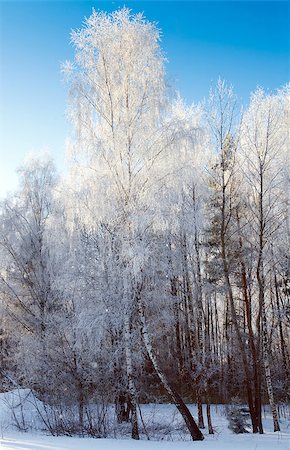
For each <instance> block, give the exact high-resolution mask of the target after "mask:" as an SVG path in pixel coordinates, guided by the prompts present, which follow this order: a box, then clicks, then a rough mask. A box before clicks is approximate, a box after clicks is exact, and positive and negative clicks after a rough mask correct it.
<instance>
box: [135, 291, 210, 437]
mask: <svg viewBox="0 0 290 450" xmlns="http://www.w3.org/2000/svg"><path fill="white" fill-rule="evenodd" d="M137 305H138V313H139V318H140V322H141V334H142V339H143V342H144V345H145V348H146V351H147V353H148V356H149V358H150V361H151V362H152V365H153V367H154V369H155V371H156V374H157V375H158V377H159V380H160V381H161V383H162V385H163V387H164V389H165V390H166V392H167V394H168V396H169V397H170V398H171V400H172V402H173V403H174V404H175V406H176V408H177V409H178V411H179V412H180V414H181V415H182V417H183V419H184V422H185V423H186V426H187V428H188V431H189V432H190V435H191V437H192V440H193V441H202V440H203V439H204V436H203V434H202V432H201V431H200V429H199V428H198V426H197V425H196V423H195V421H194V419H193V417H192V415H191V413H190V411H189V409H188V408H187V406H186V404H185V403H184V401H183V400H182V398H181V397H180V395H179V394H178V393H177V392H176V391H175V390H174V389H173V388H172V387H171V386H170V385H169V383H168V380H167V377H166V375H165V374H164V372H163V371H162V370H161V369H160V367H159V364H158V361H157V358H156V356H155V353H154V350H153V347H152V345H151V341H150V337H149V334H148V330H147V325H146V320H145V313H144V307H143V303H142V300H141V296H140V294H138V295H137Z"/></svg>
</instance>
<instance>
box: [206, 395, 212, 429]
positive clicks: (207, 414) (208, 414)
mask: <svg viewBox="0 0 290 450" xmlns="http://www.w3.org/2000/svg"><path fill="white" fill-rule="evenodd" d="M206 417H207V426H208V433H209V434H214V431H213V427H212V422H211V413H210V403H209V401H207V403H206Z"/></svg>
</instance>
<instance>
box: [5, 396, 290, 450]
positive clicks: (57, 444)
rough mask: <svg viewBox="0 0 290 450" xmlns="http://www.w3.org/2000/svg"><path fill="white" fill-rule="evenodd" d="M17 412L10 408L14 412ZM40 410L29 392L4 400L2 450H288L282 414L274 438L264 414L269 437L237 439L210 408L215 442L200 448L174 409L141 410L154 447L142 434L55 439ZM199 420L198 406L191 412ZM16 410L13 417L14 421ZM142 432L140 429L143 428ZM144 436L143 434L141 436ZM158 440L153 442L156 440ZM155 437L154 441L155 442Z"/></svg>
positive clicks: (289, 417)
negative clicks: (134, 437)
mask: <svg viewBox="0 0 290 450" xmlns="http://www.w3.org/2000/svg"><path fill="white" fill-rule="evenodd" d="M12 405H13V406H14V408H11V406H12ZM37 408H41V403H40V402H39V403H38V404H37V405H36V404H35V402H34V401H32V400H31V397H30V396H29V392H28V391H23V392H21V402H19V395H18V393H14V394H12V393H9V394H1V395H0V431H1V439H0V448H3V449H7V450H8V449H18V450H62V449H63V450H93V449H94V450H175V449H176V450H187V449H191V448H195V449H204V450H290V414H289V409H285V408H284V410H283V414H282V415H283V416H284V417H282V418H281V421H280V425H281V430H282V431H281V432H278V433H277V432H276V433H274V432H272V421H271V417H270V413H269V411H268V410H267V409H266V410H265V411H264V413H263V423H264V429H265V434H264V435H253V434H251V433H249V434H243V435H235V434H233V433H232V432H231V431H230V430H229V429H228V428H227V420H226V418H225V415H224V407H223V406H221V405H219V406H216V405H214V406H213V407H212V419H213V426H214V429H215V434H214V436H209V435H208V434H207V432H206V431H205V432H204V435H205V439H204V441H202V442H192V441H190V440H189V438H188V435H187V434H186V432H185V430H184V426H183V423H182V420H180V417H179V414H178V413H177V412H176V409H175V407H174V406H173V405H156V404H154V405H153V404H151V405H143V406H142V416H143V420H144V423H145V426H146V428H147V431H148V434H149V436H150V437H151V439H150V441H148V439H147V438H146V435H145V434H144V433H143V434H142V440H140V441H133V440H131V439H128V433H127V431H128V430H126V429H125V428H124V432H123V435H122V437H121V436H119V438H118V439H92V438H81V437H66V436H61V437H54V436H50V435H48V434H47V432H45V431H43V424H42V425H41V422H40V421H39V417H38V414H37V411H36V409H37ZM190 408H191V410H192V412H193V413H194V415H195V417H196V407H195V405H191V406H190ZM12 410H14V413H15V416H14V418H13V412H12ZM15 417H16V419H17V421H18V422H19V423H21V421H22V420H23V417H25V424H26V426H27V429H28V431H27V432H20V431H19V430H17V429H16V427H15ZM140 431H141V432H142V424H140ZM143 431H144V430H143ZM157 434H158V436H159V439H161V436H162V440H158V441H156V440H154V439H156V436H157ZM154 436H155V437H154Z"/></svg>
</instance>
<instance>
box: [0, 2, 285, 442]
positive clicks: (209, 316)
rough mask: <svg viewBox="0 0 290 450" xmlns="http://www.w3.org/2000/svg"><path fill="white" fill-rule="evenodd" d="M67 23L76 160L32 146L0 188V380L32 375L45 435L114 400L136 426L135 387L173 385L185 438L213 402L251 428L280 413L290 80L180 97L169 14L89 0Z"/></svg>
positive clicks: (84, 427)
mask: <svg viewBox="0 0 290 450" xmlns="http://www.w3.org/2000/svg"><path fill="white" fill-rule="evenodd" d="M71 41H72V45H73V47H74V54H75V57H74V59H73V60H72V61H67V62H65V63H64V64H63V65H62V73H63V77H64V78H65V80H66V83H67V84H66V85H67V87H68V91H69V94H68V111H67V113H68V118H69V121H70V123H71V129H72V133H71V135H70V136H69V137H68V140H67V149H66V152H67V166H66V170H65V172H64V173H62V174H58V173H57V170H56V167H55V164H54V162H53V161H52V159H51V158H50V157H49V156H43V157H40V158H30V159H29V160H27V161H26V162H25V163H24V164H23V165H22V166H21V167H20V169H19V171H18V176H19V188H18V189H17V190H16V191H15V192H13V193H10V194H9V195H7V198H5V199H4V200H3V201H2V202H1V205H0V308H1V309H0V311H1V315H0V320H1V323H0V358H1V364H0V379H1V391H2V392H8V391H10V390H13V389H25V390H26V389H29V390H31V392H33V393H34V395H35V396H36V397H37V399H39V400H40V401H41V402H42V404H43V405H46V407H45V408H44V409H42V410H41V411H39V414H40V415H41V417H42V419H43V422H44V423H45V426H46V429H47V430H49V431H50V432H51V433H52V434H53V435H60V434H63V435H70V436H71V435H85V436H92V437H107V436H111V437H112V429H111V428H110V427H111V425H110V423H111V422H110V414H109V413H108V411H111V410H113V414H114V417H115V419H116V420H115V422H116V423H117V426H116V428H115V430H118V429H119V428H120V429H121V428H122V426H123V424H125V425H126V426H128V429H129V433H130V435H131V437H132V438H133V439H135V440H138V439H139V438H143V437H142V436H143V434H144V432H143V431H142V432H141V431H140V430H141V429H142V430H143V429H145V432H146V427H145V426H144V423H143V417H142V414H141V410H140V404H148V403H160V404H163V403H168V402H169V403H172V404H174V405H175V406H176V408H177V411H178V413H180V415H181V417H182V420H183V422H184V426H185V428H186V430H187V433H188V435H189V436H190V438H191V439H192V440H203V439H204V433H205V431H206V432H207V433H209V434H213V433H214V432H215V424H214V421H213V420H212V409H213V406H212V405H214V404H223V405H236V410H235V411H236V413H235V414H236V416H238V413H241V412H246V413H247V414H248V417H249V426H248V432H252V433H258V434H263V432H264V424H263V417H262V408H263V405H270V410H271V417H272V425H271V426H272V429H273V431H279V430H280V422H279V420H280V416H279V408H281V407H282V406H283V405H285V404H287V402H289V369H290V366H289V348H290V347H289V333H290V150H289V148H290V147H289V145H290V135H289V123H290V122H289V119H290V102H289V93H290V87H289V85H286V86H282V87H279V88H278V89H277V90H276V91H275V92H268V91H265V90H263V89H262V88H257V89H256V90H255V91H254V92H253V93H252V94H251V97H250V99H249V102H248V104H247V105H241V104H240V102H239V99H238V97H237V96H236V94H235V92H234V89H233V87H232V86H231V85H230V84H229V83H227V82H226V81H224V80H222V79H219V80H218V81H217V83H216V84H215V85H214V86H212V87H211V88H210V86H209V95H208V98H207V99H205V100H204V101H203V102H201V103H198V104H190V105H188V104H187V103H186V100H185V99H183V98H181V96H180V94H178V93H176V94H175V93H173V90H172V89H171V88H170V86H168V80H167V78H166V58H165V55H164V53H163V51H162V49H161V46H160V30H159V29H158V28H157V26H156V24H154V23H152V22H149V21H147V20H146V19H145V18H144V17H143V15H142V14H132V13H131V12H130V10H128V9H126V8H123V9H119V10H117V11H115V12H112V13H106V12H100V11H93V12H92V14H91V16H90V17H89V18H87V19H86V20H85V21H84V23H83V26H82V28H81V29H79V30H76V31H73V32H72V35H71ZM191 403H194V404H196V405H197V406H196V408H197V409H196V411H197V415H196V416H195V417H193V415H192V413H191V411H190V409H189V407H188V406H187V405H188V404H191ZM237 405H240V406H237ZM241 405H243V406H241ZM24 419H25V418H24ZM240 422H241V423H242V419H241V420H240ZM23 423H24V422H23ZM118 427H119V428H118ZM243 431H246V430H244V429H243V427H242V429H241V430H239V431H238V432H243ZM146 434H147V432H146ZM117 435H118V431H117ZM141 435H142V436H141ZM147 437H148V436H147Z"/></svg>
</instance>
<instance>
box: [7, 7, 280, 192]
mask: <svg viewBox="0 0 290 450" xmlns="http://www.w3.org/2000/svg"><path fill="white" fill-rule="evenodd" d="M124 4H126V6H128V7H129V8H132V9H133V11H134V12H139V11H144V13H145V16H146V17H147V18H148V19H149V20H153V21H157V22H158V23H159V27H160V28H161V29H162V32H163V37H162V47H163V49H164V51H165V53H166V55H167V58H168V60H169V62H168V64H167V74H168V79H169V80H170V82H171V83H172V84H173V85H174V87H175V88H176V89H178V90H179V91H180V92H181V94H182V95H183V96H184V97H185V98H186V100H187V101H188V102H192V101H193V100H194V101H199V100H201V99H203V98H204V97H205V96H207V94H208V91H209V88H210V85H211V84H212V83H214V82H215V81H216V80H217V78H218V77H219V76H221V77H222V78H225V79H226V80H227V81H229V82H231V83H232V84H233V85H234V87H235V90H236V92H237V94H238V95H239V96H240V97H241V99H242V101H243V102H244V103H247V101H248V99H249V94H250V92H251V91H252V90H254V89H255V88H256V86H257V85H259V86H263V87H264V88H266V89H270V90H272V89H275V88H277V87H280V86H281V85H283V84H285V83H287V82H289V3H288V2H286V1H256V2H254V1H234V0H232V1H230V0H228V1H217V0H215V1H212V2H210V1H184V2H183V1H158V2H156V1H143V2H139V1H133V2H132V1H129V2H124V1H122V2H118V1H114V2H109V1H105V2H104V1H102V2H99V1H94V2H92V1H69V0H65V1H53V0H51V1H41V0H40V1H23V0H22V1H18V2H17V1H13V0H8V1H3V0H0V30H1V31H0V74H1V79H0V196H2V195H3V194H4V193H5V192H6V191H7V190H10V189H14V188H15V185H16V175H15V169H16V168H17V167H18V166H19V165H20V164H21V162H22V160H23V158H24V156H25V154H26V153H27V152H30V151H32V150H34V151H38V150H41V149H45V148H46V149H49V150H50V151H51V153H52V155H53V156H54V158H55V160H56V163H57V165H58V167H59V168H60V169H61V168H62V167H63V161H64V148H65V139H66V137H67V136H68V134H69V125H68V124H67V122H66V117H65V110H66V98H67V92H66V89H67V88H66V86H65V84H64V83H63V82H62V79H61V75H60V63H61V62H62V61H64V60H66V59H71V58H72V57H73V49H72V48H71V46H70V43H69V41H70V31H71V29H74V28H80V27H81V25H82V21H83V18H84V16H89V15H90V13H91V10H92V7H94V8H95V9H104V10H107V11H111V10H113V9H116V8H118V7H119V6H123V5H124Z"/></svg>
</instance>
